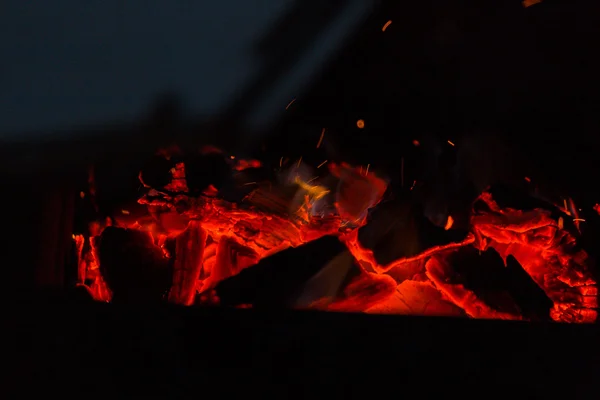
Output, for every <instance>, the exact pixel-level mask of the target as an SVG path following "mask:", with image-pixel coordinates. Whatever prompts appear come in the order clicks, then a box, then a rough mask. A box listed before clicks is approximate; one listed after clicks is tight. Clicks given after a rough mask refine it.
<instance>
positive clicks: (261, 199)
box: [74, 148, 598, 322]
mask: <svg viewBox="0 0 600 400" xmlns="http://www.w3.org/2000/svg"><path fill="white" fill-rule="evenodd" d="M204 151H206V152H211V153H215V152H217V151H220V150H218V149H216V150H215V149H212V148H205V149H204ZM260 165H261V164H260V162H258V161H255V160H250V161H245V160H237V159H236V160H235V162H234V163H233V164H232V169H233V170H238V171H239V170H243V169H246V168H258V167H260ZM328 167H329V170H330V172H331V174H332V175H333V176H335V177H337V178H338V179H339V181H340V185H339V187H338V193H337V198H336V204H335V206H336V210H337V213H336V214H335V215H330V216H327V217H322V216H313V215H310V213H308V212H304V213H303V218H298V217H297V215H296V214H297V213H289V214H286V212H287V211H288V207H287V203H285V202H284V200H283V198H282V197H281V195H279V194H277V193H276V192H274V191H273V190H272V189H271V188H269V189H268V190H263V189H261V188H257V189H256V190H255V191H253V192H252V193H251V194H250V195H248V196H247V197H246V199H245V200H244V201H243V202H241V203H239V204H235V203H230V202H227V201H225V200H222V199H220V198H219V197H218V194H219V193H218V190H217V189H216V188H215V187H212V186H211V187H209V188H208V189H207V190H205V192H204V195H202V196H200V197H197V198H193V197H189V196H188V195H187V193H188V187H187V183H186V175H185V167H184V164H183V163H178V164H175V166H174V167H173V169H172V170H171V175H172V181H171V183H170V184H169V185H167V186H166V187H165V188H155V189H154V190H151V191H149V192H148V193H147V194H146V195H144V196H143V197H142V198H141V199H140V200H139V203H140V204H144V205H146V206H148V208H149V210H151V213H150V214H151V215H152V217H151V218H150V217H148V218H147V219H138V220H136V221H134V222H132V221H127V222H126V220H125V218H123V220H122V221H120V220H118V221H117V222H118V223H119V224H120V225H121V226H123V227H127V228H129V229H141V230H145V231H147V232H149V234H151V235H152V236H153V238H154V243H155V244H156V245H157V246H159V247H160V248H161V249H162V250H163V254H164V256H165V257H167V258H171V257H173V258H174V261H173V267H174V277H173V284H172V287H171V290H170V293H169V301H171V302H173V303H178V304H184V305H191V304H194V303H197V302H206V303H215V302H218V298H217V297H216V296H215V293H214V291H213V289H214V288H215V287H216V285H217V284H218V283H219V282H221V281H223V280H224V279H227V278H229V277H232V276H235V275H237V274H239V273H240V272H241V271H242V270H243V269H245V268H249V267H252V266H253V265H255V264H256V263H258V262H259V261H260V260H261V259H263V258H266V257H269V256H271V255H273V254H275V253H277V252H280V251H282V250H285V249H287V248H290V247H298V246H301V245H303V244H305V243H308V242H310V241H313V240H316V239H318V238H321V237H323V236H325V235H334V236H337V237H339V238H340V240H341V241H342V242H343V243H344V244H345V245H346V247H347V248H348V250H349V251H350V253H351V254H352V256H353V257H354V259H355V262H356V264H357V265H358V267H359V268H360V274H359V275H358V276H356V277H355V278H354V279H352V280H351V281H350V282H349V283H348V284H347V285H346V287H345V288H344V289H343V291H342V294H341V295H340V296H339V297H338V298H336V299H323V300H322V301H317V302H315V303H314V304H312V305H311V308H315V309H322V310H329V311H348V312H370V313H396V314H418V315H448V316H460V315H467V316H469V317H472V318H496V319H512V320H521V319H524V317H523V315H521V313H520V312H519V311H518V309H515V310H516V311H510V310H509V311H507V310H504V311H500V310H498V309H495V308H494V307H493V306H492V305H490V304H487V303H486V301H485V300H484V299H482V298H480V297H479V296H478V295H477V294H476V293H475V292H474V291H473V290H471V289H469V288H467V287H466V286H465V285H464V284H463V283H462V282H461V281H460V279H455V275H456V274H455V271H454V267H453V265H452V262H451V261H450V258H451V257H450V256H451V255H452V254H456V252H459V251H461V248H465V247H467V246H472V247H475V248H476V249H479V250H481V251H485V250H486V249H488V248H493V249H495V250H496V251H497V252H498V253H499V254H500V255H501V256H502V257H503V258H504V259H505V260H506V258H507V257H508V256H509V255H512V256H513V257H514V258H515V259H516V260H517V261H518V262H519V263H520V264H521V266H522V267H523V269H524V270H525V271H526V272H527V273H528V274H529V275H530V276H531V278H532V279H533V280H534V281H535V283H536V284H537V285H538V286H539V287H540V288H542V289H543V291H544V292H545V293H546V295H547V296H548V298H549V299H550V300H551V301H552V303H553V308H552V310H551V313H550V317H551V318H552V319H554V320H555V321H561V322H593V321H595V320H596V318H597V312H596V308H597V307H598V304H597V294H598V293H597V287H596V282H595V280H594V278H593V276H592V273H591V271H590V269H589V267H588V263H589V261H588V257H587V254H586V253H585V252H584V251H583V250H580V249H577V247H576V246H575V236H574V235H572V234H570V233H569V232H568V231H567V230H565V229H563V228H562V227H560V226H559V222H558V221H557V220H553V219H552V218H551V216H550V212H549V211H546V210H542V209H536V210H533V211H527V212H524V211H519V210H514V209H509V208H505V209H503V208H501V207H499V206H498V204H497V203H496V202H495V201H494V200H493V199H492V197H491V195H490V194H489V193H483V194H482V195H481V196H480V197H479V198H478V202H480V203H483V204H485V205H486V207H487V210H486V211H478V212H475V211H474V212H473V214H472V217H471V233H470V234H469V235H468V236H467V237H466V238H465V239H464V240H462V241H460V242H457V243H449V244H446V245H443V246H436V247H432V248H429V249H427V250H425V251H423V252H422V253H420V254H417V255H415V256H412V257H406V258H401V259H397V260H394V261H392V262H390V263H389V264H387V265H382V264H379V263H378V262H377V260H376V258H375V256H374V254H373V251H372V250H370V249H367V248H365V247H364V246H363V245H362V244H361V243H360V241H359V239H358V229H356V228H357V227H359V226H361V225H364V224H365V223H366V218H365V216H366V210H367V209H370V208H373V207H375V206H376V205H377V204H378V203H379V202H380V201H381V199H382V197H383V195H384V193H385V192H386V189H387V184H386V182H385V181H384V180H383V179H381V178H379V177H377V175H376V174H374V173H373V172H370V173H368V174H363V173H362V170H361V168H354V167H351V166H350V165H348V164H343V163H342V164H336V163H333V162H332V163H329V164H328ZM307 197H308V196H307ZM265 204H267V205H269V207H267V209H265V207H263V206H264V205H265ZM309 207H310V204H307V210H308V208H309ZM274 210H281V211H277V212H276V211H274ZM450 218H451V217H450ZM451 226H452V223H451V220H450V219H449V223H448V225H447V229H450V228H451ZM101 231H102V224H97V226H96V225H93V226H90V236H89V237H85V236H83V235H75V236H74V240H75V243H76V248H77V253H78V256H79V269H78V282H79V283H80V284H84V283H87V284H88V285H89V289H90V291H91V293H92V294H93V296H94V298H95V299H97V300H102V301H108V300H110V296H111V295H110V291H109V290H108V288H107V287H106V284H105V283H104V281H103V280H102V277H101V276H100V274H99V266H98V262H97V260H98V258H97V256H96V254H95V253H96V251H95V246H94V237H96V236H98V235H99V234H100V233H101ZM167 240H174V241H175V253H174V254H169V252H168V251H167V248H166V243H167ZM197 294H199V296H198V299H197V296H196V295H197ZM247 306H248V305H243V307H247ZM240 307H242V306H240Z"/></svg>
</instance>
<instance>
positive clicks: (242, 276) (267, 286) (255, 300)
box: [216, 236, 344, 308]
mask: <svg viewBox="0 0 600 400" xmlns="http://www.w3.org/2000/svg"><path fill="white" fill-rule="evenodd" d="M343 250H344V245H343V243H341V242H340V241H339V240H338V239H337V238H336V237H331V236H328V237H322V238H320V239H317V240H314V241H311V242H310V243H307V244H304V245H302V246H298V247H292V248H289V249H287V250H285V251H282V252H279V253H277V254H274V255H272V256H270V257H267V258H264V259H262V260H260V262H258V264H256V265H254V266H252V268H248V269H245V270H244V271H242V272H240V273H239V274H237V275H234V276H231V277H229V278H228V279H225V280H223V281H221V282H220V283H219V284H218V285H217V286H216V293H217V295H218V297H219V298H220V299H221V304H222V305H228V306H237V305H241V304H251V305H253V306H256V307H269V308H271V307H275V308H278V307H287V306H291V305H292V304H293V303H294V302H295V299H296V298H297V297H298V292H299V291H301V286H303V285H304V283H305V282H307V281H308V280H309V279H310V278H311V277H312V276H314V275H315V274H316V273H317V272H318V271H320V270H321V269H322V268H323V266H324V265H325V264H326V263H327V262H328V261H329V260H330V259H331V258H333V256H335V255H336V254H337V253H340V252H341V251H343ZM338 278H340V277H337V276H336V277H334V279H338ZM341 279H343V276H342V277H341Z"/></svg>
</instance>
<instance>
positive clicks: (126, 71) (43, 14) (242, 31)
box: [0, 0, 291, 135]
mask: <svg viewBox="0 0 600 400" xmlns="http://www.w3.org/2000/svg"><path fill="white" fill-rule="evenodd" d="M289 3H291V1H290V0H285V1H281V0H278V1H272V0H258V1H252V2H246V1H240V0H222V1H219V2H205V1H203V2H194V1H187V0H186V1H184V0H182V1H177V2H146V1H127V2H124V1H106V0H90V1H85V2H81V1H76V0H56V1H44V0H33V1H18V0H14V1H12V0H9V1H2V3H1V4H0V58H1V59H2V62H1V63H0V105H1V108H0V113H1V117H0V134H2V135H6V134H14V133H20V132H26V131H43V130H53V129H62V128H67V127H71V126H77V125H81V124H93V123H96V122H106V121H114V120H119V119H123V120H129V119H132V118H135V117H137V116H138V115H139V114H140V113H143V112H144V110H145V109H146V108H147V107H148V106H149V104H150V103H151V102H152V100H153V97H154V96H156V95H158V94H160V93H161V92H163V91H173V92H176V93H178V94H179V95H180V96H181V97H182V100H183V102H184V104H185V105H186V107H188V108H189V109H190V110H192V112H194V113H196V114H202V113H213V112H215V111H216V110H218V109H219V108H220V107H222V106H223V105H224V104H225V103H226V102H227V101H228V100H229V99H230V98H231V97H232V95H233V94H234V93H235V91H236V89H237V88H239V87H240V86H241V85H243V84H244V83H245V82H246V81H247V80H248V79H249V78H250V77H252V76H253V75H254V74H256V72H257V69H258V66H257V63H256V60H255V59H254V55H253V54H252V51H251V50H252V49H251V47H252V44H253V42H254V41H255V40H256V39H257V37H258V36H260V35H261V34H262V33H263V31H264V30H266V29H267V28H268V27H269V25H270V23H271V22H272V21H273V20H276V19H277V18H278V17H279V16H280V14H281V13H282V12H283V11H284V10H285V9H286V7H287V6H288V5H289Z"/></svg>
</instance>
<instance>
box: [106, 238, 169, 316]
mask: <svg viewBox="0 0 600 400" xmlns="http://www.w3.org/2000/svg"><path fill="white" fill-rule="evenodd" d="M96 245H97V246H98V257H99V259H100V272H101V274H102V276H103V278H104V280H105V281H106V283H107V285H108V287H109V288H110V290H111V291H112V293H113V297H112V302H113V303H118V304H148V303H160V302H161V301H162V300H163V299H164V298H165V294H166V292H167V290H168V289H169V287H170V285H171V270H170V268H169V262H168V259H166V258H165V257H164V255H163V253H162V251H161V250H160V248H159V247H157V246H155V245H154V243H153V242H152V237H151V236H150V235H149V234H148V233H147V232H141V231H137V230H129V229H123V228H115V227H108V228H106V229H105V230H104V232H102V235H100V237H99V238H98V239H97V240H96Z"/></svg>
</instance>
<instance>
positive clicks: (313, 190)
mask: <svg viewBox="0 0 600 400" xmlns="http://www.w3.org/2000/svg"><path fill="white" fill-rule="evenodd" d="M294 182H295V183H296V184H297V185H298V186H300V187H301V188H302V189H304V190H306V191H307V192H308V195H309V196H310V198H311V199H312V200H313V201H316V200H320V199H322V198H323V197H325V196H326V195H327V194H328V193H329V190H328V189H327V188H326V187H324V186H319V185H309V184H308V183H306V182H304V181H303V180H302V179H300V177H298V176H297V177H296V179H295V180H294Z"/></svg>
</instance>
